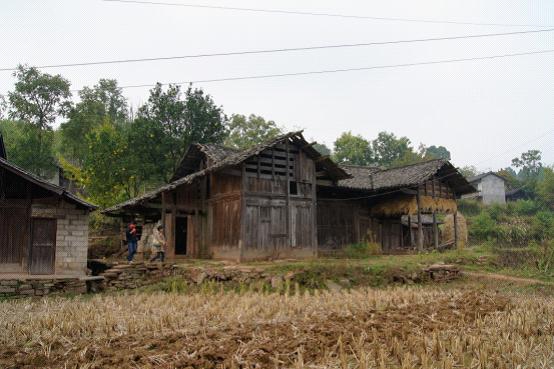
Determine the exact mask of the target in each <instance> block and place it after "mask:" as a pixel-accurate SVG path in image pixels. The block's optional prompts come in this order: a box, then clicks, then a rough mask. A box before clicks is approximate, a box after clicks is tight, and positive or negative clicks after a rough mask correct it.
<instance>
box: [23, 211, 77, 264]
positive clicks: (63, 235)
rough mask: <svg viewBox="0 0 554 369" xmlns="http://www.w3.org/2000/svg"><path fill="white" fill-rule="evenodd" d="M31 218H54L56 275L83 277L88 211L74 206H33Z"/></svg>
mask: <svg viewBox="0 0 554 369" xmlns="http://www.w3.org/2000/svg"><path fill="white" fill-rule="evenodd" d="M31 216H32V217H33V218H56V219H57V232H56V270H55V274H56V275H85V274H86V268H87V249H88V211H86V210H81V209H77V208H76V207H75V206H74V205H72V204H69V203H66V202H62V203H60V204H56V205H51V204H33V207H32V212H31Z"/></svg>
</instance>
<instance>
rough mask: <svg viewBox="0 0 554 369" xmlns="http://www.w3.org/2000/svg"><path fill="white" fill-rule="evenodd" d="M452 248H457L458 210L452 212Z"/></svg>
mask: <svg viewBox="0 0 554 369" xmlns="http://www.w3.org/2000/svg"><path fill="white" fill-rule="evenodd" d="M454 248H455V249H458V212H457V211H455V212H454Z"/></svg>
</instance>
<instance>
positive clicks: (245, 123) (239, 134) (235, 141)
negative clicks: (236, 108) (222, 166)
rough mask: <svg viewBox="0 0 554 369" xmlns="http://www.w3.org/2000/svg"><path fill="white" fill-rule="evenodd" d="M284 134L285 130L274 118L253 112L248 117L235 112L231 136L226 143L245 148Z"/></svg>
mask: <svg viewBox="0 0 554 369" xmlns="http://www.w3.org/2000/svg"><path fill="white" fill-rule="evenodd" d="M280 134H283V130H282V129H281V128H280V127H279V126H278V125H277V124H276V123H275V122H274V121H272V120H265V119H264V118H263V117H260V116H258V115H254V114H251V115H250V116H248V118H247V117H246V116H244V115H241V114H234V115H233V116H232V117H231V120H230V122H229V136H228V137H227V138H226V139H225V145H227V146H229V147H235V148H237V149H245V148H248V147H250V146H254V145H256V144H259V143H261V142H264V141H267V140H269V139H272V138H274V137H277V136H279V135H280Z"/></svg>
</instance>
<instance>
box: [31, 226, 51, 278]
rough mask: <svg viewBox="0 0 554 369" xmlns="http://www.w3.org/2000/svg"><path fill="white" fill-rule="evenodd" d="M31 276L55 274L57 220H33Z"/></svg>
mask: <svg viewBox="0 0 554 369" xmlns="http://www.w3.org/2000/svg"><path fill="white" fill-rule="evenodd" d="M32 224H33V226H32V228H33V231H32V242H31V265H30V272H31V274H54V261H55V256H56V224H57V222H56V219H43V218H35V219H33V223H32Z"/></svg>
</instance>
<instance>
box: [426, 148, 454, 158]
mask: <svg viewBox="0 0 554 369" xmlns="http://www.w3.org/2000/svg"><path fill="white" fill-rule="evenodd" d="M425 158H426V159H446V160H450V159H451V154H450V151H448V149H447V148H446V147H444V146H435V145H431V146H429V147H428V148H426V149H425Z"/></svg>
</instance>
